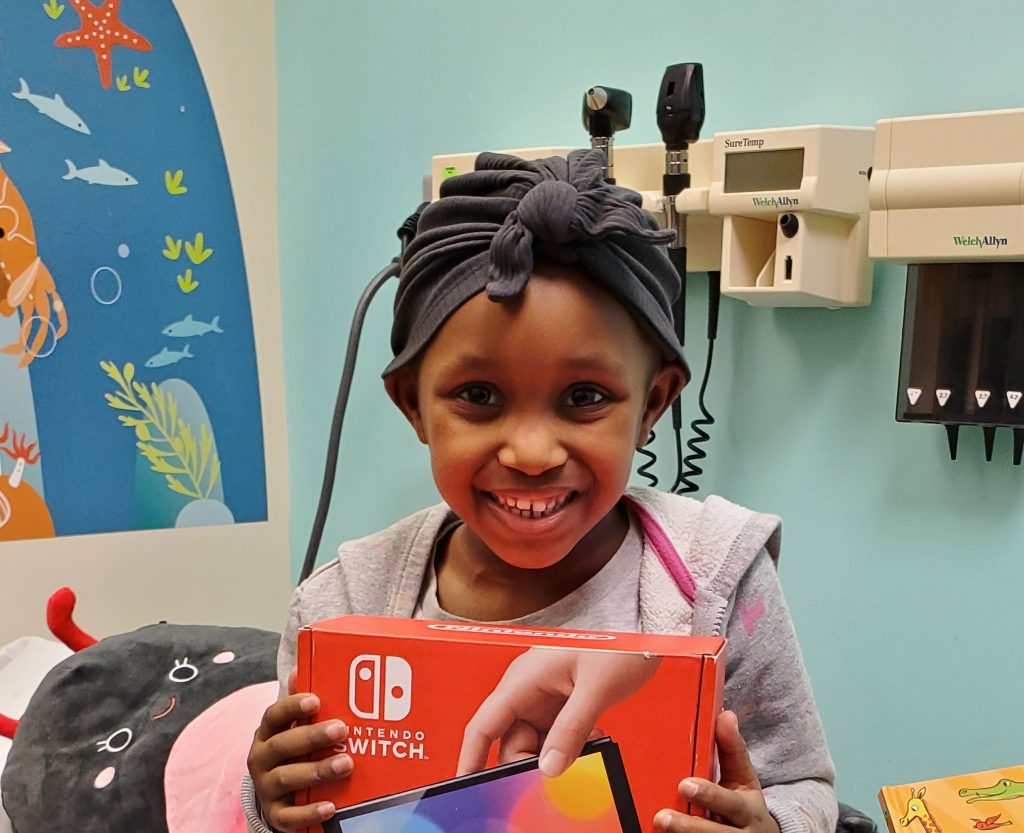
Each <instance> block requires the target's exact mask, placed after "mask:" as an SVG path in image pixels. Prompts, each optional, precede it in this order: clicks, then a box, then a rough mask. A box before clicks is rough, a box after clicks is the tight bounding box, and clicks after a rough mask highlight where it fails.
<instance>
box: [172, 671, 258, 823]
mask: <svg viewBox="0 0 1024 833" xmlns="http://www.w3.org/2000/svg"><path fill="white" fill-rule="evenodd" d="M276 699H277V683H276V682H267V683H259V684H258V685H251V686H249V687H248V688H243V689H239V690H238V691H236V692H234V693H233V694H229V695H228V696H227V697H225V698H224V699H223V700H219V701H218V702H216V703H214V704H213V705H212V706H210V708H208V709H207V710H206V711H204V712H203V713H202V714H201V715H199V717H197V718H196V719H195V720H193V721H192V722H191V723H189V724H188V726H186V727H185V728H184V730H183V731H182V733H181V734H180V735H178V739H177V740H176V741H175V742H174V746H173V747H171V754H170V755H169V756H168V758H167V767H166V769H165V770H164V792H165V794H166V797H167V831H168V833H244V831H245V829H246V825H245V817H244V816H243V815H242V808H241V806H240V804H239V801H240V788H241V783H242V776H243V775H244V774H245V772H246V765H245V760H246V757H248V754H249V746H250V745H251V744H252V734H253V732H254V731H255V730H256V727H257V726H258V725H259V723H260V720H261V719H262V718H263V712H264V711H265V710H266V708H267V706H269V705H270V704H271V703H273V702H274V700H276Z"/></svg>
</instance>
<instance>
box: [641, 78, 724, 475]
mask: <svg viewBox="0 0 1024 833" xmlns="http://www.w3.org/2000/svg"><path fill="white" fill-rule="evenodd" d="M657 117H658V129H659V130H660V131H661V138H662V141H663V142H664V143H665V174H664V176H663V178H662V194H663V197H662V199H663V202H664V211H665V221H666V226H667V227H668V228H670V229H672V230H673V231H675V233H676V238H675V240H674V241H673V242H672V243H670V244H669V249H668V255H669V258H670V259H671V261H672V263H673V265H674V266H675V267H676V271H677V272H678V273H679V278H680V280H681V281H682V291H681V292H680V293H679V299H678V301H677V302H676V306H675V309H674V310H673V318H674V319H675V326H676V335H677V336H678V337H679V343H680V344H685V343H686V215H685V214H683V213H680V212H679V210H678V207H677V205H676V198H677V197H678V196H679V195H680V194H681V193H682V192H683V191H685V190H686V189H687V188H689V187H690V171H689V147H690V145H691V144H692V143H694V142H696V141H697V140H698V139H699V138H700V130H701V128H702V127H703V126H704V68H703V66H702V65H701V64H674V65H672V66H670V67H668V68H667V69H666V70H665V75H664V76H663V77H662V79H661V90H660V91H659V93H658V105H657ZM708 277H709V283H708V356H707V364H706V366H705V368H704V378H703V379H702V381H701V386H700V392H699V394H698V396H697V407H698V408H699V410H700V416H699V417H698V418H697V419H695V420H693V422H692V423H691V426H690V427H691V430H692V431H693V437H692V438H691V439H690V440H689V441H688V442H687V447H688V448H689V450H690V453H689V454H688V455H686V456H685V457H684V456H683V442H682V430H683V409H682V404H681V402H680V401H679V400H678V399H677V400H676V401H675V402H674V403H672V430H673V432H674V433H675V436H676V478H675V482H674V483H673V484H672V488H671V491H673V492H677V493H681V494H686V493H688V492H696V491H697V489H698V488H699V487H698V486H697V484H696V483H695V482H694V478H696V477H697V476H699V475H700V474H703V470H702V469H701V467H700V466H699V465H698V463H699V461H700V460H703V459H704V458H705V457H706V456H707V452H706V451H705V450H704V448H703V447H702V446H703V445H704V443H706V442H707V441H708V440H709V439H711V437H710V435H709V434H708V433H707V431H706V430H705V429H706V428H708V427H710V426H711V425H713V424H714V422H715V420H714V417H712V416H711V413H710V412H709V411H708V409H707V407H706V405H705V403H704V394H705V392H706V391H707V385H708V378H709V376H710V374H711V360H712V357H713V355H714V344H715V337H716V336H717V335H718V308H719V302H720V299H721V280H720V275H719V274H718V273H717V272H711V273H709V274H708Z"/></svg>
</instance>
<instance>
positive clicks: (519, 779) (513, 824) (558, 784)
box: [324, 741, 641, 833]
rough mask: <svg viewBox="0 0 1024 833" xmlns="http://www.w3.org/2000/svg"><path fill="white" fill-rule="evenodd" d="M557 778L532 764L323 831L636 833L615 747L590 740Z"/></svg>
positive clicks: (451, 784) (336, 822)
mask: <svg viewBox="0 0 1024 833" xmlns="http://www.w3.org/2000/svg"><path fill="white" fill-rule="evenodd" d="M598 744H599V748H598V749H597V750H595V751H588V750H589V749H591V748H592V747H588V749H585V750H584V754H583V755H581V756H580V757H579V758H578V759H577V760H576V762H575V763H574V764H573V765H572V766H571V767H569V769H568V770H566V772H565V773H563V774H562V775H560V776H559V777H557V778H548V777H546V776H545V775H543V774H542V773H541V772H540V770H538V769H537V759H536V758H531V759H530V760H528V761H522V762H520V763H516V764H507V765H505V766H500V767H495V768H494V769H488V770H484V771H483V772H479V773H476V774H474V775H467V776H463V777H461V778H455V779H452V780H451V781H445V782H442V783H440V784H435V785H433V786H430V787H426V788H424V789H422V790H414V791H411V792H408V793H400V794H398V795H393V796H388V797H386V798H382V799H379V800H377V801H372V802H368V803H366V804H361V805H358V806H356V807H350V808H347V809H344V810H342V811H340V812H339V813H337V814H336V815H335V817H334V818H333V819H332V820H331V821H329V822H327V823H326V824H325V825H324V831H325V833H641V828H640V824H639V821H638V820H637V816H636V809H635V808H634V806H633V799H632V796H631V795H630V792H629V785H628V784H627V782H626V777H625V772H624V770H623V769H622V759H621V758H620V757H619V754H618V747H616V746H615V744H614V743H612V742H611V741H604V742H598Z"/></svg>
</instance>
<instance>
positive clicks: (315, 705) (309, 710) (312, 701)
mask: <svg viewBox="0 0 1024 833" xmlns="http://www.w3.org/2000/svg"><path fill="white" fill-rule="evenodd" d="M299 708H301V709H302V711H304V712H305V713H306V714H313V712H315V711H317V710H318V709H319V708H320V699H319V698H318V697H317V696H316V695H315V694H310V695H309V697H303V698H302V701H301V702H300V703H299Z"/></svg>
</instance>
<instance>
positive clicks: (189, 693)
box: [2, 625, 279, 833]
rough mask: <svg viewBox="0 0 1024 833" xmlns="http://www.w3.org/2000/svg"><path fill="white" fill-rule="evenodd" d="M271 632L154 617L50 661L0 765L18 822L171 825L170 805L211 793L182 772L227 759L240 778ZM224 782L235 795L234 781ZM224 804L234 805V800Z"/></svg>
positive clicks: (66, 828) (272, 688)
mask: <svg viewBox="0 0 1024 833" xmlns="http://www.w3.org/2000/svg"><path fill="white" fill-rule="evenodd" d="M278 641H279V637H278V636H277V634H273V633H270V632H267V631H259V630H254V629H250V628H220V627H202V626H178V625H152V626H149V627H145V628H142V629H140V630H137V631H134V632H133V633H129V634H123V635H121V636H114V637H110V638H108V639H104V640H102V641H101V642H99V643H97V644H96V645H94V646H92V647H91V648H87V649H85V650H83V651H79V652H78V653H77V654H75V655H74V656H72V657H70V658H69V659H67V660H65V661H64V662H63V663H61V664H60V665H58V666H57V667H56V668H54V669H53V670H52V671H51V672H50V673H49V674H48V675H47V677H46V678H45V679H44V680H43V682H42V684H41V685H40V686H39V689H38V690H37V691H36V693H35V695H34V696H33V698H32V701H31V702H30V703H29V706H28V708H27V709H26V711H25V714H24V716H23V717H22V719H21V722H20V723H19V725H18V730H17V734H16V735H15V738H14V745H13V747H12V749H11V752H10V756H9V757H8V761H7V766H6V768H5V769H4V771H3V781H2V796H3V802H4V806H5V807H6V809H7V812H8V814H9V815H10V817H11V822H12V823H13V825H14V829H15V831H16V833H43V831H47V833H71V831H74V832H75V833H83V832H84V831H92V830H96V831H101V830H102V831H110V830H137V831H146V833H150V831H154V832H155V831H163V830H167V829H168V828H169V827H170V828H172V833H173V828H174V827H176V826H178V825H175V824H172V823H170V822H169V819H171V818H172V817H173V816H174V815H175V812H176V811H175V808H174V807H173V806H172V804H175V803H177V802H178V801H186V802H187V801H188V800H189V799H191V800H193V801H194V802H198V803H199V804H209V797H208V796H206V795H204V792H207V791H210V790H216V788H217V787H218V786H219V785H215V784H211V783H209V782H206V783H196V779H194V778H193V779H191V782H190V777H189V774H190V773H193V772H201V771H205V768H206V767H208V766H209V764H210V763H211V762H213V763H215V764H217V765H219V766H221V767H222V768H223V765H224V764H225V763H229V764H230V766H229V767H227V768H228V769H229V770H230V771H231V773H233V774H231V775H229V776H228V777H229V778H230V779H235V778H236V775H237V778H238V779H240V777H241V771H244V760H245V758H244V750H245V749H247V748H248V745H249V743H250V742H251V740H252V732H253V730H254V729H255V727H256V725H257V723H258V720H259V714H261V713H262V710H263V708H265V707H266V705H269V703H270V702H272V701H273V699H274V697H275V695H276V683H273V682H272V681H273V680H274V679H275V677H276V672H275V667H274V666H275V656H276V652H277V646H278ZM260 683H262V684H263V685H260V686H258V687H257V684H260ZM254 712H255V714H254ZM179 739H180V740H179ZM176 743H177V745H176ZM172 747H173V749H174V752H173V755H172ZM239 749H241V750H243V751H242V752H241V761H240V762H239V761H237V760H235V758H237V757H238V755H239V754H240V753H239V751H238V750H239ZM170 758H175V759H176V760H175V762H174V765H173V767H169V766H168V760H169V759H170ZM227 758H230V759H231V760H230V761H227V760H226V759H227ZM239 768H240V769H241V771H238V772H236V770H239ZM165 769H166V770H167V776H168V781H167V784H166V790H165ZM172 770H173V772H174V773H175V775H174V779H173V780H174V781H175V782H176V783H172V779H171V772H172ZM229 786H233V789H232V792H233V793H234V795H235V796H237V783H236V784H234V785H229ZM165 794H166V796H167V798H166V799H165ZM229 809H230V810H231V812H233V813H235V814H238V813H239V812H240V811H238V808H237V800H236V801H235V806H234V807H231V808H229ZM211 812H212V811H211ZM179 815H180V814H179ZM205 826H206V825H204V827H205ZM211 829H212V827H211ZM221 829H225V828H221Z"/></svg>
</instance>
